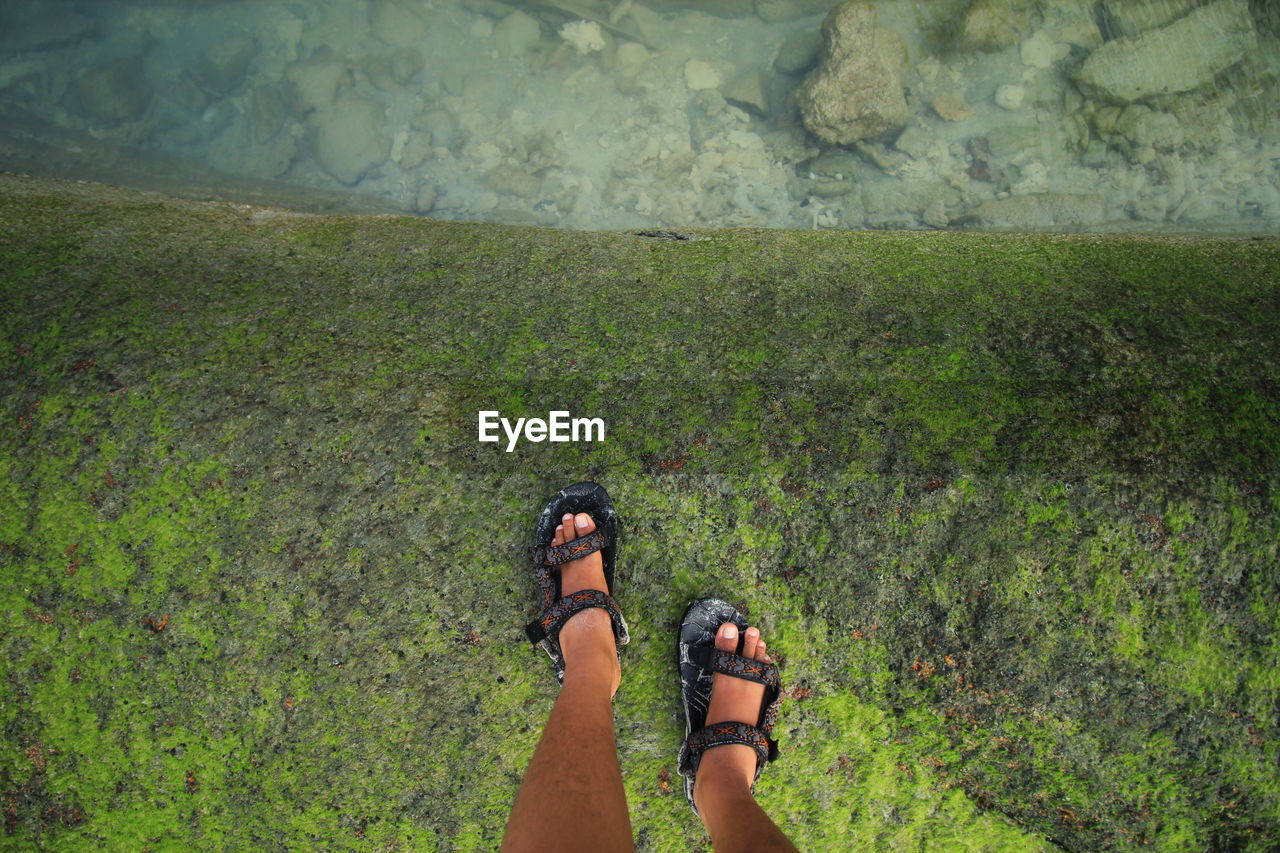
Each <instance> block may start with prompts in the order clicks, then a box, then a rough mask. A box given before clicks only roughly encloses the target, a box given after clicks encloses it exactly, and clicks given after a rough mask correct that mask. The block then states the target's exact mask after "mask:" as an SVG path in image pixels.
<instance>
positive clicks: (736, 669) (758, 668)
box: [689, 646, 782, 691]
mask: <svg viewBox="0 0 1280 853" xmlns="http://www.w3.org/2000/svg"><path fill="white" fill-rule="evenodd" d="M689 660H690V661H691V662H693V663H696V664H697V665H698V666H700V667H702V668H703V669H705V670H710V671H711V672H722V673H724V674H725V675H732V676H734V677H735V678H745V679H746V680H747V681H754V682H756V683H758V684H763V685H764V686H765V687H771V688H773V689H774V690H775V691H776V690H778V689H779V686H780V685H781V683H782V681H781V679H779V678H778V665H777V664H775V663H766V662H764V661H758V660H752V659H751V658H748V657H743V656H742V655H735V654H734V653H733V652H726V651H723V650H721V649H717V648H716V647H715V646H695V647H693V648H691V649H690V650H689Z"/></svg>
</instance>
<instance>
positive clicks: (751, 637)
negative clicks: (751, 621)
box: [742, 625, 760, 660]
mask: <svg viewBox="0 0 1280 853" xmlns="http://www.w3.org/2000/svg"><path fill="white" fill-rule="evenodd" d="M759 642H760V629H759V628H757V627H755V626H754V625H753V626H751V627H750V628H748V629H747V630H746V631H745V632H744V633H743V639H742V656H743V657H744V658H749V659H750V660H755V657H756V644H757V643H759Z"/></svg>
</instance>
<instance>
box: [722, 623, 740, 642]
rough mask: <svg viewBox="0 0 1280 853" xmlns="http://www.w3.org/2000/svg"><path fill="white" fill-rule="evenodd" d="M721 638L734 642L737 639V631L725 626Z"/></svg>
mask: <svg viewBox="0 0 1280 853" xmlns="http://www.w3.org/2000/svg"><path fill="white" fill-rule="evenodd" d="M721 636H722V637H724V638H725V639H726V640H735V639H737V637H738V629H737V627H736V626H734V625H725V626H724V633H723V634H721Z"/></svg>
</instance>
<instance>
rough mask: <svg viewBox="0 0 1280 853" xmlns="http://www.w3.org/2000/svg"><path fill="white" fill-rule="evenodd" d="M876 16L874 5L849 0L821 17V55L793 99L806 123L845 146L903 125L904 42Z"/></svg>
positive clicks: (905, 114) (828, 139) (817, 133)
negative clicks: (879, 23) (796, 96)
mask: <svg viewBox="0 0 1280 853" xmlns="http://www.w3.org/2000/svg"><path fill="white" fill-rule="evenodd" d="M875 20H876V10H875V9H874V8H873V7H871V6H867V5H865V4H863V3H858V2H855V0H848V2H845V3H842V4H841V5H839V6H837V7H835V8H834V9H832V10H831V12H830V13H829V14H828V15H827V17H826V20H824V21H823V22H822V38H823V48H822V58H821V61H820V64H819V66H818V68H817V69H815V70H814V71H813V72H811V73H810V74H809V76H808V77H806V78H805V81H804V82H803V83H802V84H801V85H800V90H799V94H798V100H799V104H800V115H801V117H802V118H803V119H804V125H805V127H806V128H808V129H809V132H810V133H812V134H813V135H814V136H817V137H818V138H819V139H821V140H823V141H825V142H836V143H839V144H841V145H846V144H848V143H851V142H855V141H857V140H859V139H868V138H870V137H873V136H879V135H880V134H882V133H886V132H888V131H890V130H893V129H894V128H897V127H901V126H902V125H904V124H906V121H907V117H908V115H909V112H908V110H907V102H906V99H905V98H904V97H903V94H902V72H903V66H904V65H905V63H906V46H905V45H904V44H903V43H902V39H901V38H899V37H898V35H897V34H896V33H894V32H891V31H890V30H886V29H883V28H881V27H877V26H876V25H875Z"/></svg>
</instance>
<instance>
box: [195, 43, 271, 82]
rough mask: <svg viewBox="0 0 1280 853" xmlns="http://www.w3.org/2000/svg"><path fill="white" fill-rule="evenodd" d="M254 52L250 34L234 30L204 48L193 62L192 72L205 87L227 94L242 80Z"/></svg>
mask: <svg viewBox="0 0 1280 853" xmlns="http://www.w3.org/2000/svg"><path fill="white" fill-rule="evenodd" d="M257 53H258V42H257V41H256V40H255V39H254V38H253V37H252V36H249V35H246V34H244V33H236V34H235V35H233V36H231V37H230V38H228V39H224V40H223V41H221V42H219V43H218V44H216V45H214V46H213V47H211V48H209V49H208V50H207V51H205V53H204V55H203V56H201V57H200V61H199V62H198V63H197V64H196V75H197V77H198V79H199V81H200V82H201V83H202V84H203V85H204V86H205V87H206V88H208V89H211V90H213V91H214V92H217V93H219V94H222V95H226V94H229V93H230V92H231V91H232V90H233V89H235V88H236V87H237V86H239V85H240V82H241V81H242V80H244V75H245V72H247V71H248V70H249V63H250V62H252V61H253V58H254V56H256V55H257Z"/></svg>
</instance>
